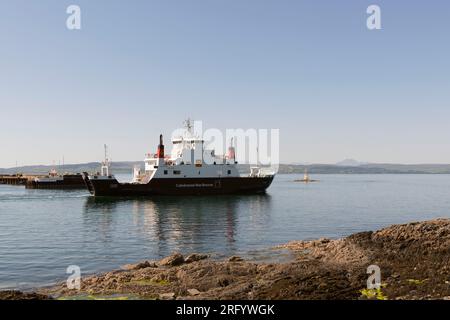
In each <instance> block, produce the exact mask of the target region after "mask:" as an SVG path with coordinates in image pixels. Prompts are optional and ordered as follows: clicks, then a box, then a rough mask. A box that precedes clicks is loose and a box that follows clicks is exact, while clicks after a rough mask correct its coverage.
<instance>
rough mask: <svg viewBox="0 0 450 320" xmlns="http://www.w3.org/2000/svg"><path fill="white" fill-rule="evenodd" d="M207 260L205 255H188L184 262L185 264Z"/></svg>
mask: <svg viewBox="0 0 450 320" xmlns="http://www.w3.org/2000/svg"><path fill="white" fill-rule="evenodd" d="M207 258H208V255H207V254H199V253H192V254H190V255H188V256H187V257H186V259H185V260H184V262H185V263H191V262H194V261H199V260H204V259H207Z"/></svg>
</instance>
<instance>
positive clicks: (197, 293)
mask: <svg viewBox="0 0 450 320" xmlns="http://www.w3.org/2000/svg"><path fill="white" fill-rule="evenodd" d="M187 292H188V293H189V294H190V295H191V296H198V295H199V294H200V293H201V292H200V291H198V290H197V289H188V290H187Z"/></svg>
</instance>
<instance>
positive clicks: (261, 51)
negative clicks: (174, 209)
mask: <svg viewBox="0 0 450 320" xmlns="http://www.w3.org/2000/svg"><path fill="white" fill-rule="evenodd" d="M72 4H75V5H78V6H79V7H80V8H81V29H80V30H69V29H68V28H67V27H66V19H67V18H68V16H69V15H68V14H67V13H66V9H67V7H68V6H69V5H72ZM372 4H376V5H378V6H379V7H380V9H381V26H382V29H381V30H369V29H368V28H367V26H366V20H367V18H368V16H369V15H368V14H367V12H366V10H367V7H368V6H369V5H372ZM449 34H450V2H448V1H444V0H442V1H441V0H440V1H437V0H430V1H424V0H419V1H406V0H397V1H381V0H371V1H365V0H348V1H328V0H326V1H325V0H304V1H303V0H278V1H275V0H226V1H225V0H192V1H182V0H178V1H175V0H164V1H163V0H160V1H148V0H142V1H139V0H134V1H117V0H115V1H114V0H108V1H107V0H96V1H87V0H71V1H65V0H41V1H37V0H35V1H29V0H0V119H1V125H0V167H14V166H15V165H16V161H17V164H18V165H19V166H21V165H32V164H51V163H52V162H56V163H57V162H59V161H61V160H62V158H63V157H64V160H65V163H81V162H88V161H99V160H101V159H102V157H103V144H104V143H106V144H108V145H109V147H110V156H111V158H112V159H113V161H122V160H141V159H143V157H144V154H145V153H147V152H155V150H156V145H157V144H158V139H159V134H160V133H163V134H164V135H170V134H171V132H172V130H173V129H175V128H178V127H180V126H181V125H182V122H183V120H185V119H186V118H188V117H190V118H191V119H195V120H202V121H203V126H204V128H218V129H221V130H225V129H226V128H243V129H248V128H264V129H279V130H280V161H281V162H282V163H334V162H337V161H340V160H342V159H345V158H354V159H358V160H360V161H366V162H384V163H450V130H449V127H450V125H449V123H450V60H449V57H450V41H449Z"/></svg>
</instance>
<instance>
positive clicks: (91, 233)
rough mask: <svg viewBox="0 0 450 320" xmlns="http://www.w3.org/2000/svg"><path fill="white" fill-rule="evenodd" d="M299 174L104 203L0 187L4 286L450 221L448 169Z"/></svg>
mask: <svg viewBox="0 0 450 320" xmlns="http://www.w3.org/2000/svg"><path fill="white" fill-rule="evenodd" d="M118 178H119V179H120V180H124V181H125V180H128V179H130V178H131V177H130V176H128V175H120V176H118ZM298 178H301V175H300V176H299V175H281V174H280V175H278V176H276V178H275V179H274V181H273V183H272V185H271V186H270V188H269V189H268V190H267V193H266V194H264V195H245V196H244V195H233V196H231V195H230V196H214V197H203V196H189V197H186V196H183V197H167V196H166V197H150V198H119V199H97V198H93V197H91V196H90V195H89V194H88V192H87V191H86V190H77V191H63V190H28V189H25V188H24V187H21V186H9V185H0V289H19V290H30V289H33V288H37V287H43V286H50V285H53V284H55V283H57V282H61V281H65V279H67V277H68V275H69V274H68V273H67V271H68V270H67V269H68V267H69V266H78V267H79V268H80V270H81V274H82V276H83V275H90V274H95V273H99V272H104V271H110V270H115V269H119V268H120V267H121V266H123V265H124V264H128V263H136V262H139V261H142V260H157V259H160V258H162V257H165V256H167V255H170V254H172V253H174V252H180V253H182V254H189V253H193V252H195V253H207V254H210V255H211V257H212V258H213V259H221V258H225V257H228V256H232V255H238V256H241V257H244V258H247V259H254V260H257V261H264V260H269V259H271V258H272V257H274V256H275V257H276V256H277V255H278V254H279V256H280V259H282V257H283V254H281V253H279V251H278V250H277V249H276V248H275V247H276V246H277V245H280V244H284V243H287V242H289V241H292V240H310V239H317V238H340V237H344V236H347V235H350V234H352V233H356V232H362V231H368V230H377V229H380V228H383V227H386V226H389V225H392V224H399V223H408V222H413V221H421V220H428V219H434V218H450V196H449V191H450V175H427V174H420V175H413V174H411V175H410V174H397V175H395V174H394V175H389V174H380V175H331V174H327V175H319V174H317V175H314V176H312V177H311V178H313V179H316V180H318V181H316V182H312V183H302V182H295V180H296V179H298ZM72 270H73V269H72Z"/></svg>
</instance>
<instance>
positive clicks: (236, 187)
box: [83, 120, 275, 196]
mask: <svg viewBox="0 0 450 320" xmlns="http://www.w3.org/2000/svg"><path fill="white" fill-rule="evenodd" d="M159 139H160V141H159V145H158V149H157V152H156V154H154V155H153V154H148V155H147V156H146V158H145V160H144V162H145V170H144V172H141V169H140V168H135V169H134V176H133V180H132V181H131V182H130V183H119V181H117V179H116V178H115V177H114V176H113V175H111V174H110V170H109V167H110V162H109V159H108V156H107V153H106V148H105V160H104V161H103V163H102V168H101V174H99V175H89V174H87V173H84V174H83V179H84V181H85V183H86V186H87V188H88V190H89V191H90V193H91V194H92V195H94V196H150V195H217V194H238V193H247V194H248V193H252V194H255V193H264V192H265V191H266V189H267V188H268V187H269V186H270V184H271V183H272V180H273V178H274V176H275V173H274V172H271V171H266V170H264V168H261V167H251V169H250V173H249V174H248V175H245V176H242V175H241V174H240V173H239V171H238V168H237V161H236V153H235V148H234V146H233V144H231V145H230V147H229V148H228V153H227V155H226V156H217V155H216V154H215V152H214V150H206V149H204V148H203V143H204V141H203V140H202V139H201V138H199V137H196V136H195V135H194V133H193V130H192V125H191V124H190V121H189V120H188V121H186V128H185V131H184V133H183V134H182V135H181V136H180V137H177V138H174V139H173V140H172V143H173V148H172V153H171V155H168V156H166V155H165V153H164V144H163V137H162V135H161V136H160V137H159Z"/></svg>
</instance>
